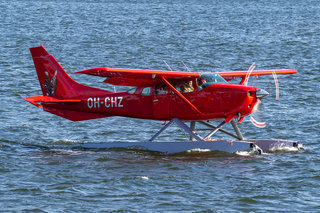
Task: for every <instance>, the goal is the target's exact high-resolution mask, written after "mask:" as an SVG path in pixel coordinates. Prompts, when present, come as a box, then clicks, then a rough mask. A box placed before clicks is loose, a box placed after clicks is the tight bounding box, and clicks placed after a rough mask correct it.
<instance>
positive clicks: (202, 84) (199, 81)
mask: <svg viewBox="0 0 320 213" xmlns="http://www.w3.org/2000/svg"><path fill="white" fill-rule="evenodd" d="M205 83H207V80H206V79H205V78H199V79H198V87H199V89H204V88H205V86H204V84H205Z"/></svg>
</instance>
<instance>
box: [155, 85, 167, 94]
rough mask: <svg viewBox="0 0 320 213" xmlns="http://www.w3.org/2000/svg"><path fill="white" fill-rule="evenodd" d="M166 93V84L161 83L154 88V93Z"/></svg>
mask: <svg viewBox="0 0 320 213" xmlns="http://www.w3.org/2000/svg"><path fill="white" fill-rule="evenodd" d="M164 94H168V89H167V85H161V86H160V87H157V88H155V95H164Z"/></svg>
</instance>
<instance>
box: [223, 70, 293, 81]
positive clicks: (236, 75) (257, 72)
mask: <svg viewBox="0 0 320 213" xmlns="http://www.w3.org/2000/svg"><path fill="white" fill-rule="evenodd" d="M247 73H248V71H230V72H218V74H219V75H221V77H223V78H224V79H225V80H226V81H230V80H232V79H235V78H245V77H246V75H247ZM274 73H275V74H294V73H297V70H294V69H283V70H254V71H252V72H251V75H250V76H256V75H272V74H274Z"/></svg>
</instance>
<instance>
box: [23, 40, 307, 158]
mask: <svg viewBox="0 0 320 213" xmlns="http://www.w3.org/2000/svg"><path fill="white" fill-rule="evenodd" d="M30 51H31V55H32V58H33V61H34V65H35V69H36V71H37V75H38V78H39V82H40V86H41V90H42V94H43V95H42V96H35V97H27V98H24V100H26V101H28V102H30V103H32V104H33V105H35V106H37V107H39V108H43V110H44V111H47V112H50V113H52V114H55V115H58V116H61V117H63V118H66V119H69V120H72V121H82V120H89V119H96V118H103V117H110V116H123V117H131V118H140V119H151V120H161V121H169V122H168V123H166V125H164V126H163V127H162V128H161V129H160V130H159V132H157V133H156V134H155V135H154V136H153V137H152V138H151V139H150V140H149V141H146V142H108V143H88V144H85V145H84V147H86V148H115V147H117V148H118V147H127V148H130V147H135V148H136V147H141V148H143V149H147V150H151V151H160V152H166V153H177V152H183V151H186V150H193V149H206V150H217V151H223V152H230V153H233V152H237V151H243V150H251V151H252V150H254V151H257V152H259V153H262V152H263V151H268V150H270V149H272V148H275V147H280V146H283V145H285V146H291V147H298V148H300V147H301V144H300V143H297V142H294V141H285V140H245V139H244V138H243V136H242V134H241V132H240V130H239V128H238V126H237V123H241V122H242V121H243V119H244V118H245V117H246V116H248V115H250V114H251V113H253V112H254V111H255V110H256V108H257V107H258V105H259V103H260V102H261V99H262V98H263V97H265V96H266V95H268V93H267V92H266V91H265V90H263V89H260V88H257V87H253V86H247V82H248V78H249V76H258V75H276V74H293V73H296V72H297V71H296V70H293V69H283V70H256V71H255V70H253V69H254V66H251V67H250V69H249V70H248V71H231V72H205V73H198V72H177V71H162V70H139V69H123V68H104V67H99V68H92V69H88V70H83V71H78V72H76V73H80V74H88V75H94V76H100V77H104V78H106V80H104V82H105V83H108V84H112V85H116V86H130V87H131V88H130V89H129V90H128V91H123V92H111V91H107V90H102V89H98V88H93V87H89V86H85V85H82V84H79V83H77V82H75V81H74V80H73V79H71V78H70V77H69V75H68V74H67V73H66V72H65V71H64V69H63V68H62V67H61V66H60V64H59V63H58V62H57V61H56V60H55V58H54V57H53V56H52V55H50V54H49V53H48V52H47V51H46V50H45V48H44V47H43V46H42V45H41V46H39V47H34V48H30ZM234 78H240V79H241V82H240V84H231V83H228V81H230V80H232V79H234ZM275 79H276V78H275ZM211 120H222V122H221V123H220V124H219V125H217V126H214V125H212V124H211V123H209V121H211ZM187 121H190V126H187V125H186V124H185V122H187ZM252 121H253V123H255V125H257V126H259V127H263V126H264V125H265V124H264V123H259V122H257V121H255V120H254V119H252ZM196 122H198V123H201V124H202V125H204V126H206V127H207V128H209V131H210V132H209V133H208V134H206V135H205V136H203V137H202V136H200V135H199V134H198V133H197V132H196V129H195V127H196ZM173 123H176V124H177V125H178V126H179V127H180V128H181V129H183V130H184V131H185V132H186V133H188V134H189V135H190V141H186V142H154V140H155V139H156V138H157V137H158V136H159V135H160V134H161V133H162V132H163V131H164V130H165V129H167V128H168V127H169V126H170V125H171V124H173ZM226 123H231V125H232V127H233V129H234V130H235V134H233V133H230V132H228V131H225V130H223V129H221V127H222V126H223V125H225V124H226ZM207 130H208V129H207ZM217 131H220V132H222V133H225V134H227V135H229V136H231V137H234V138H235V139H236V140H233V141H226V140H213V139H211V137H212V136H213V134H215V133H216V132H217Z"/></svg>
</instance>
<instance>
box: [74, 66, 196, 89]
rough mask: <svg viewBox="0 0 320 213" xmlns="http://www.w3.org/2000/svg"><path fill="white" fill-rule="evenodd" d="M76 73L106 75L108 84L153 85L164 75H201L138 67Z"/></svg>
mask: <svg viewBox="0 0 320 213" xmlns="http://www.w3.org/2000/svg"><path fill="white" fill-rule="evenodd" d="M76 73H81V74H88V75H95V76H100V77H106V78H107V79H106V80H105V81H104V82H105V83H108V84H113V85H117V86H142V87H148V86H153V85H155V84H158V83H159V82H161V79H162V77H164V78H166V79H167V80H168V81H170V80H175V81H188V80H192V79H194V78H198V77H200V74H199V73H195V72H178V71H162V70H138V69H122V68H105V67H99V68H92V69H88V70H83V71H78V72H76Z"/></svg>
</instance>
